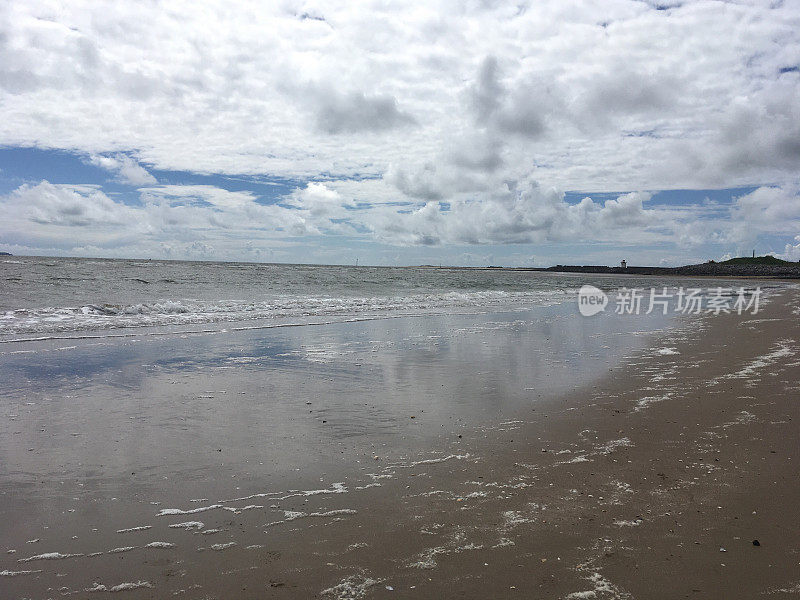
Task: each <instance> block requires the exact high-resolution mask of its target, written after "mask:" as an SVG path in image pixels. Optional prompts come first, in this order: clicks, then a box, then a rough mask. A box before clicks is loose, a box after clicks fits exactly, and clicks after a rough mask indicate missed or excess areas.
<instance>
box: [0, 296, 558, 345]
mask: <svg viewBox="0 0 800 600" xmlns="http://www.w3.org/2000/svg"><path fill="white" fill-rule="evenodd" d="M571 294H572V291H571V290H569V289H539V290H529V291H505V290H470V291H464V292H456V291H437V292H433V293H420V294H409V295H391V296H372V297H365V296H344V295H342V296H332V295H325V296H319V295H302V294H301V295H274V296H272V297H271V298H269V299H266V300H256V301H247V300H244V301H234V300H187V299H180V300H178V299H175V300H158V301H148V302H141V303H136V304H118V305H115V304H84V305H80V306H61V307H58V306H56V307H42V308H19V309H16V310H9V311H6V312H5V313H2V314H0V334H43V333H44V334H58V333H62V332H69V331H93V330H94V331H96V330H103V329H112V328H114V329H116V328H128V327H152V326H161V325H195V324H202V323H217V322H235V321H242V320H248V321H249V320H276V319H281V320H286V319H293V318H294V319H303V320H307V319H309V318H313V317H323V318H324V317H333V318H353V319H359V318H375V317H379V316H392V315H398V316H399V315H402V314H439V313H441V312H442V311H452V310H453V309H463V310H468V311H478V312H481V311H485V310H493V309H495V310H496V309H505V308H508V309H510V310H513V309H515V308H528V307H530V306H531V305H551V304H555V303H558V302H563V301H565V300H567V299H568V298H569V297H570V296H571ZM303 322H304V321H300V322H299V323H296V324H300V323H303ZM305 322H307V321H305Z"/></svg>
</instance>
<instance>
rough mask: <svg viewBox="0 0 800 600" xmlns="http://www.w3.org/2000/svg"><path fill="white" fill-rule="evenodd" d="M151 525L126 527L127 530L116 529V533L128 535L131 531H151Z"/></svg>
mask: <svg viewBox="0 0 800 600" xmlns="http://www.w3.org/2000/svg"><path fill="white" fill-rule="evenodd" d="M152 528H153V526H152V525H140V526H139V527H128V528H127V529H117V533H130V532H132V531H146V530H148V529H152Z"/></svg>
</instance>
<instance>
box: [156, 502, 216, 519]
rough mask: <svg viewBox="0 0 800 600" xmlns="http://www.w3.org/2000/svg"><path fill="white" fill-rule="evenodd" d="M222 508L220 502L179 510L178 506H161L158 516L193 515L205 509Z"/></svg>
mask: <svg viewBox="0 0 800 600" xmlns="http://www.w3.org/2000/svg"><path fill="white" fill-rule="evenodd" d="M217 508H222V504H212V505H211V506H201V507H200V508H192V509H189V510H181V509H180V508H162V509H161V510H160V511H158V515H157V516H159V517H163V516H166V515H193V514H196V513H201V512H206V511H207V510H214V509H217Z"/></svg>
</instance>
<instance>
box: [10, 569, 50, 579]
mask: <svg viewBox="0 0 800 600" xmlns="http://www.w3.org/2000/svg"><path fill="white" fill-rule="evenodd" d="M41 572H42V570H41V569H37V570H36V571H8V570H5V571H0V577H17V576H19V575H33V574H35V573H41Z"/></svg>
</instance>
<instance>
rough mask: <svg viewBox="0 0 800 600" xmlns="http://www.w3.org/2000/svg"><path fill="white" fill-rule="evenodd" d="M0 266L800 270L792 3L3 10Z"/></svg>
mask: <svg viewBox="0 0 800 600" xmlns="http://www.w3.org/2000/svg"><path fill="white" fill-rule="evenodd" d="M0 116H1V117H2V118H0V251H6V252H11V253H13V254H20V255H31V254H34V255H54V256H55V255H58V256H61V255H69V256H94V257H134V258H154V259H161V258H163V259H192V260H243V261H263V262H295V263H296V262H301V263H325V264H354V263H356V262H359V264H375V265H411V264H448V265H472V266H485V265H502V266H548V265H551V264H616V263H618V262H619V261H620V260H621V259H627V261H628V264H632V265H678V264H686V263H696V262H705V261H706V260H709V259H714V260H720V259H725V258H728V257H731V256H737V255H750V253H751V252H753V251H754V250H755V252H756V253H758V254H774V255H776V256H780V257H782V258H786V259H789V260H795V261H797V260H800V1H798V0H784V1H780V0H773V1H740V2H720V1H707V0H699V1H689V0H687V1H684V2H677V1H675V0H663V1H661V2H651V1H649V0H644V1H643V0H604V1H603V2H596V1H592V2H586V1H580V0H578V1H576V2H564V1H563V0H535V1H534V0H532V1H530V2H525V1H516V2H501V1H493V0H453V1H450V0H441V1H439V0H426V1H424V2H394V1H392V0H380V1H378V0H376V1H369V2H358V1H346V2H335V1H331V0H326V1H319V2H315V1H299V0H298V1H294V0H276V1H274V2H248V1H237V2H236V3H230V2H206V1H203V0H193V1H191V2H180V1H173V0H171V1H169V2H163V3H161V2H156V1H137V2H127V1H124V0H120V1H116V2H98V1H94V0H92V1H87V2H83V1H80V0H72V1H70V2H46V1H41V0H26V1H24V2H23V1H21V0H11V1H10V2H2V3H0Z"/></svg>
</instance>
